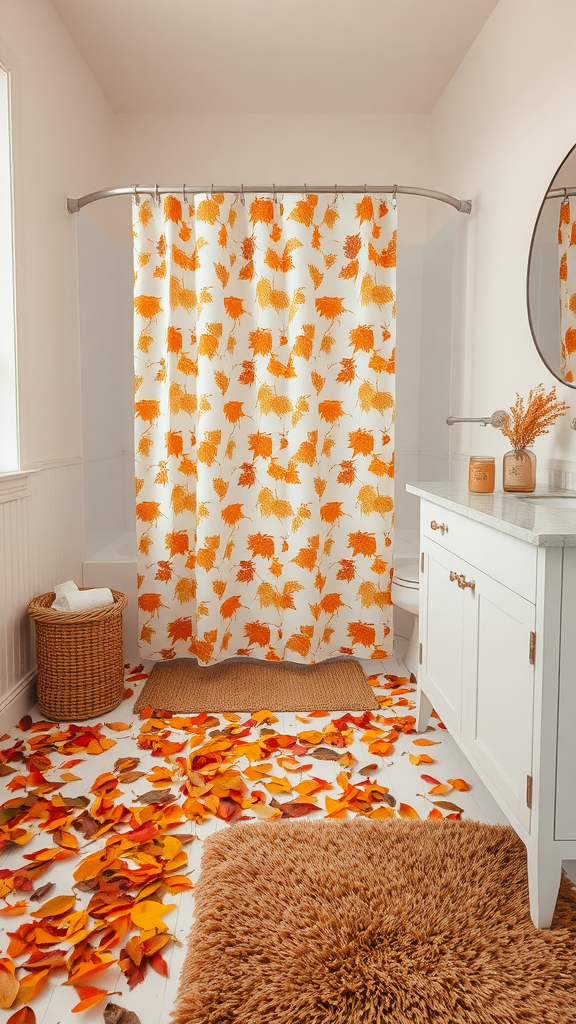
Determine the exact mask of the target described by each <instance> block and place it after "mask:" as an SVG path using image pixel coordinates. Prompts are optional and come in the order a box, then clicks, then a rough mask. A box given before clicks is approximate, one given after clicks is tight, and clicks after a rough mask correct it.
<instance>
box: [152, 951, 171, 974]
mask: <svg viewBox="0 0 576 1024" xmlns="http://www.w3.org/2000/svg"><path fill="white" fill-rule="evenodd" d="M148 963H149V964H150V967H151V968H152V970H153V971H156V974H161V975H162V977H163V978H167V977H168V964H167V963H166V961H165V959H164V957H163V956H160V953H152V955H151V956H150V957H148Z"/></svg>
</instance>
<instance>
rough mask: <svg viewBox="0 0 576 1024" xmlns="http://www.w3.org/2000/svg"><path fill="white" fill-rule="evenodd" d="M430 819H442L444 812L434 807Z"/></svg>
mask: <svg viewBox="0 0 576 1024" xmlns="http://www.w3.org/2000/svg"><path fill="white" fill-rule="evenodd" d="M428 817H429V818H433V819H435V820H437V819H438V818H441V817H442V811H439V810H438V808H437V807H433V808H432V810H431V811H430V814H429V815H428Z"/></svg>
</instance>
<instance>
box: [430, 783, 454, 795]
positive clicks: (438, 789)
mask: <svg viewBox="0 0 576 1024" xmlns="http://www.w3.org/2000/svg"><path fill="white" fill-rule="evenodd" d="M451 789H452V786H444V785H443V784H442V783H439V785H437V786H432V789H429V790H428V795H429V796H445V795H446V793H449V792H450V790H451Z"/></svg>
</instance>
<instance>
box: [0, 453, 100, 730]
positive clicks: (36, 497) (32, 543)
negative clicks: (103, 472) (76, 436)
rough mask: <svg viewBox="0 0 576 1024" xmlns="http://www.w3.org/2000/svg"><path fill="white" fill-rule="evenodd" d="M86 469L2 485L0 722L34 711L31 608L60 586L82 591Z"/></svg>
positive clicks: (51, 469) (17, 477) (64, 467)
mask: <svg viewBox="0 0 576 1024" xmlns="http://www.w3.org/2000/svg"><path fill="white" fill-rule="evenodd" d="M82 503H83V498H82V462H81V460H80V459H74V460H71V461H69V462H65V463H60V464H53V465H50V466H46V467H44V468H42V469H35V470H33V471H31V472H30V473H28V474H26V473H20V474H10V476H4V477H1V478H0V722H1V727H2V731H6V730H8V729H10V728H11V727H12V726H13V725H14V724H15V723H16V722H18V721H19V719H20V718H21V716H22V715H23V714H25V712H26V711H27V710H28V709H29V708H30V707H31V706H32V705H33V703H34V692H33V682H34V674H35V667H36V651H35V641H34V627H33V624H32V622H31V621H30V619H29V617H28V615H27V612H26V607H27V604H28V601H29V600H30V599H31V598H32V597H36V596H37V595H38V594H42V593H45V592H46V591H47V590H51V589H52V588H53V586H54V584H55V583H60V582H62V581H63V580H66V579H75V580H76V582H77V583H78V585H81V584H82V559H83V553H84V539H83V507H82Z"/></svg>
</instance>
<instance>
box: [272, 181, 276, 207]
mask: <svg viewBox="0 0 576 1024" xmlns="http://www.w3.org/2000/svg"><path fill="white" fill-rule="evenodd" d="M272 202H273V203H276V185H274V184H272Z"/></svg>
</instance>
